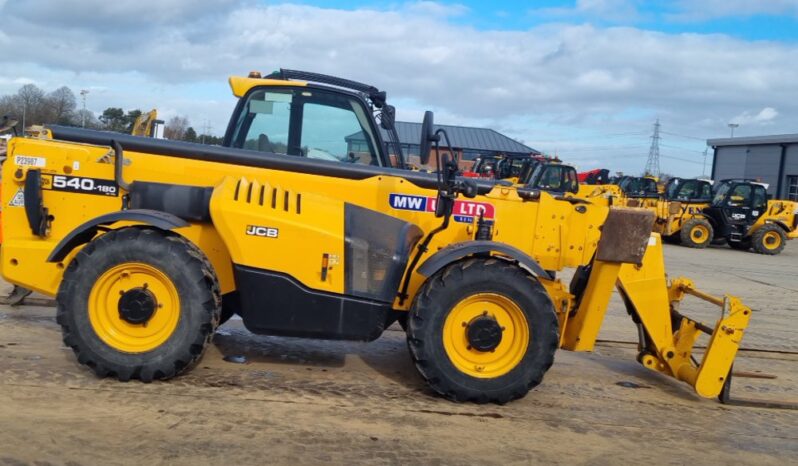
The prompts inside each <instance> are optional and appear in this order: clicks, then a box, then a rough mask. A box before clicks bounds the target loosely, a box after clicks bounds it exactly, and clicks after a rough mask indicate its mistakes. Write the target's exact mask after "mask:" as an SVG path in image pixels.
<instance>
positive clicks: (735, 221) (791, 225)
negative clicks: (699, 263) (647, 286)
mask: <svg viewBox="0 0 798 466" xmlns="http://www.w3.org/2000/svg"><path fill="white" fill-rule="evenodd" d="M682 232H683V233H682V243H683V244H686V245H688V246H691V247H696V248H704V247H706V246H707V245H709V243H710V241H711V240H719V241H724V240H725V242H726V243H727V244H728V245H729V247H731V248H734V249H740V250H749V249H753V250H754V251H756V252H758V253H760V254H766V255H775V254H778V253H780V252H781V251H782V250H783V249H784V246H785V244H786V243H787V240H790V239H795V238H798V202H793V201H785V200H772V199H768V194H767V187H766V186H765V185H763V184H762V183H758V182H755V181H753V180H740V179H730V180H723V181H722V182H721V183H720V184H719V185H718V186H717V187H716V188H715V191H714V195H713V198H712V202H711V204H710V205H709V206H707V207H705V208H704V209H702V211H701V213H700V214H698V215H696V216H695V217H694V218H693V219H691V220H689V221H688V222H686V223H685V224H684V226H683V227H682ZM685 236H687V237H688V238H689V239H690V240H689V241H685V240H684V238H685ZM693 239H695V240H694V241H693Z"/></svg>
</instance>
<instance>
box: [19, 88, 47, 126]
mask: <svg viewBox="0 0 798 466" xmlns="http://www.w3.org/2000/svg"><path fill="white" fill-rule="evenodd" d="M17 99H18V102H19V103H18V105H19V106H21V107H22V115H20V116H21V117H22V120H23V121H24V126H26V127H27V126H30V125H40V124H42V123H44V122H45V120H47V116H48V115H47V113H48V108H47V104H46V102H45V97H44V91H43V90H41V89H40V88H39V87H38V86H36V85H35V84H25V85H24V86H22V87H21V88H19V91H17Z"/></svg>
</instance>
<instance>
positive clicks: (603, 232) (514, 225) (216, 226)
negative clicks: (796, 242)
mask: <svg viewBox="0 0 798 466" xmlns="http://www.w3.org/2000/svg"><path fill="white" fill-rule="evenodd" d="M287 82H288V83H290V84H291V85H293V86H297V85H300V86H301V85H303V84H302V83H297V82H294V81H290V82H289V81H283V80H274V79H257V78H231V80H230V83H231V87H232V89H233V93H234V94H235V95H236V96H239V97H240V96H244V95H246V94H247V92H248V91H250V90H251V89H252V88H255V87H259V86H260V87H263V86H285V85H286V83H287ZM120 155H121V152H115V151H114V148H112V147H109V146H103V145H92V144H84V143H77V142H64V141H60V140H53V139H30V138H14V139H12V140H11V141H10V143H9V146H8V159H7V161H6V162H5V164H4V166H3V168H2V193H3V199H2V202H3V218H2V236H3V244H2V249H0V270H1V271H2V275H3V277H4V278H5V279H6V280H8V281H10V282H12V283H15V284H18V285H21V286H24V287H27V288H30V289H34V290H36V291H39V292H41V293H44V294H47V295H50V296H53V295H56V294H57V293H58V292H59V289H60V288H61V287H62V285H63V277H64V274H65V270H67V269H68V268H69V266H70V263H71V262H72V261H73V260H74V258H75V256H76V255H77V254H78V253H79V252H80V251H81V249H82V248H84V247H85V244H86V243H87V242H88V241H90V240H93V241H97V239H98V238H101V237H102V236H103V235H106V234H108V232H109V231H114V230H118V229H121V228H124V227H130V226H137V225H138V226H141V227H145V228H152V226H151V225H146V224H145V223H144V222H139V221H137V220H136V219H135V218H132V217H125V218H124V219H122V220H118V221H109V222H106V223H102V224H98V225H100V226H99V227H98V228H97V229H96V230H86V229H83V230H82V229H81V226H82V225H85V224H86V222H91V221H92V220H93V219H97V218H98V217H102V216H104V215H109V214H114V213H119V212H121V213H122V214H124V212H125V205H126V203H127V202H129V198H128V197H127V196H129V195H130V194H131V192H130V191H128V190H127V189H126V188H125V186H127V183H138V182H142V181H146V182H147V183H152V184H160V185H167V186H185V185H191V186H195V187H198V189H205V190H208V192H209V193H210V194H209V196H210V198H209V205H208V210H209V213H210V218H209V219H205V220H203V221H198V220H190V221H187V222H185V224H183V225H182V226H177V227H176V228H174V230H173V231H174V233H175V234H177V235H180V236H181V237H182V238H184V239H185V240H187V241H188V242H190V243H191V244H193V245H195V246H196V247H197V248H198V249H199V250H200V251H202V253H204V255H205V256H206V257H207V258H208V260H209V262H210V264H211V265H212V268H213V270H214V272H215V274H216V276H217V277H218V283H219V286H220V288H221V293H222V294H227V293H231V292H233V291H235V290H236V289H237V288H238V287H239V286H240V284H239V283H238V278H237V275H236V272H235V271H234V269H237V268H244V269H257V270H268V271H274V272H276V273H279V274H280V275H281V276H284V277H289V278H290V279H291V280H294V281H296V282H298V283H299V284H300V286H301V287H302V288H303V289H305V290H309V291H308V292H309V293H322V294H325V295H328V296H335V295H343V294H345V293H346V292H347V289H351V288H357V289H363V290H366V291H364V292H368V293H372V292H373V290H372V288H373V286H377V285H380V284H381V283H385V282H387V281H388V278H387V277H389V276H391V274H392V273H393V272H399V276H401V277H405V278H407V282H408V283H407V288H406V290H404V292H403V293H402V292H400V290H398V289H396V290H393V291H391V296H392V297H393V298H392V300H393V302H392V303H389V304H390V307H391V308H392V309H393V310H394V311H407V310H410V309H411V307H412V306H413V303H414V301H415V300H416V299H417V297H418V294H419V290H421V289H422V287H423V286H424V285H425V283H426V282H427V281H428V280H429V277H427V276H426V275H425V274H423V273H420V272H419V269H418V268H415V269H414V268H412V267H413V265H414V264H415V263H414V262H412V261H411V262H410V263H409V264H407V265H406V266H405V267H406V268H405V269H403V270H398V271H393V270H391V269H390V261H391V260H392V258H391V257H390V254H388V256H389V257H387V258H386V259H385V260H384V261H383V262H380V260H382V259H379V260H376V262H375V261H374V260H373V259H372V258H371V257H372V256H371V254H378V253H380V254H381V253H382V251H379V250H376V251H375V249H374V247H373V246H372V245H369V244H365V243H364V242H363V241H361V240H358V238H356V237H353V236H352V235H351V232H350V226H349V225H348V222H350V221H351V218H357V216H358V215H360V216H361V218H366V219H372V220H371V221H370V223H369V224H368V227H369V228H371V227H373V226H374V225H376V224H386V225H390V224H392V222H397V223H396V225H397V226H398V227H399V226H401V227H404V226H406V227H407V231H408V232H410V233H408V235H409V236H408V238H410V236H413V232H416V231H417V232H418V235H417V236H414V237H413V238H411V239H415V241H414V242H412V243H408V244H413V245H415V244H417V243H418V239H419V238H420V236H427V235H429V234H430V232H432V231H433V230H436V229H437V228H439V227H440V225H441V219H440V218H438V217H436V215H435V214H434V211H435V205H436V202H437V200H436V199H437V197H436V196H437V194H438V193H437V191H436V190H435V189H431V188H429V187H420V186H419V185H418V183H417V182H416V181H414V180H415V178H413V177H412V176H411V173H416V175H414V176H419V175H418V174H417V172H410V171H407V170H399V169H390V168H386V169H383V170H381V171H376V172H375V173H374V174H372V175H370V176H365V175H363V176H357V177H347V176H339V175H336V174H335V173H338V172H335V170H338V169H337V168H335V167H333V166H332V165H330V164H328V165H329V166H330V167H331V168H330V170H332V171H331V172H330V173H329V174H313V173H308V172H307V171H292V170H289V169H278V168H263V167H259V166H253V165H246V164H238V163H232V162H231V163H225V162H224V161H220V160H214V161H209V160H200V159H198V158H192V157H188V156H185V157H174V156H169V155H158V154H154V153H146V152H137V151H133V150H125V151H124V155H123V156H122V157H121V158H120V157H119V156H120ZM270 157H275V158H273V159H269V160H274V161H275V162H274V163H282V162H280V160H282V159H280V157H283V158H285V160H291V159H292V156H270ZM120 165H121V170H120V171H121V173H118V174H117V173H115V167H116V166H120ZM118 175H121V179H120V178H119V176H118ZM32 179H37V180H38V181H37V183H38V184H37V183H32V182H30V180H32ZM87 180H90V181H87ZM37 187H38V188H37ZM114 187H115V188H114ZM591 189H593V190H595V189H596V187H591ZM521 194H523V193H521V192H520V190H519V189H518V188H516V187H513V186H501V185H495V186H493V187H492V188H491V189H489V190H487V191H484V192H483V194H479V195H476V196H475V197H473V198H464V197H460V198H458V199H456V200H455V202H454V206H453V216H452V218H453V221H452V222H450V223H449V224H448V226H447V227H446V228H445V229H443V230H441V231H439V232H437V234H436V235H434V237H433V238H432V239H431V241H430V242H429V244H428V246H427V247H426V249H425V250H421V251H420V252H419V254H420V256H419V258H418V259H419V260H418V261H417V263H418V264H425V263H428V262H429V261H430V260H431V259H433V258H434V257H440V256H436V253H439V252H441V251H443V252H445V251H447V250H448V249H447V247H450V246H451V245H457V244H462V245H466V246H468V245H469V244H472V243H473V244H476V245H481V244H483V243H484V242H483V243H480V242H478V241H474V238H475V235H477V231H476V230H477V229H478V227H479V225H478V224H479V221H480V220H483V221H484V220H487V221H490V222H492V243H491V244H494V245H496V247H498V248H499V249H495V250H492V249H481V250H480V252H479V253H478V254H481V255H482V256H484V255H486V254H487V255H488V256H493V257H495V258H498V259H500V260H502V261H510V262H514V263H515V262H519V263H520V264H519V266H524V261H523V260H519V259H518V258H517V257H513V256H512V255H510V254H508V253H507V252H506V251H507V250H509V249H507V250H505V249H501V247H507V248H514V250H517V251H521V252H522V253H523V254H524V255H526V256H527V257H528V258H531V260H532V261H534V264H536V267H533V268H530V267H528V266H524V267H523V268H524V270H527V272H526V273H528V274H529V275H530V277H534V279H535V280H537V281H538V282H539V283H540V285H542V287H543V289H545V292H546V294H547V295H548V297H549V299H550V300H551V302H552V304H553V305H554V310H555V312H556V314H557V320H558V323H559V331H560V345H561V347H563V348H565V349H569V350H577V351H589V350H591V349H592V348H593V342H595V339H596V337H597V336H598V332H599V329H600V326H601V322H602V320H603V316H604V312H605V311H606V308H607V306H608V303H609V296H610V294H611V292H612V290H613V289H614V288H615V287H616V285H617V286H618V289H619V290H620V291H621V293H623V294H624V295H625V296H626V297H627V298H628V302H629V303H631V306H632V307H633V312H634V313H636V314H637V316H638V317H639V320H640V321H641V325H642V326H643V328H644V329H645V333H647V334H648V335H649V336H650V341H647V342H646V347H645V348H644V351H643V353H641V361H642V362H643V365H644V366H646V367H648V368H651V369H654V370H657V371H659V372H662V373H665V374H668V375H671V376H673V377H676V378H678V379H680V380H684V381H686V382H687V383H689V384H691V385H692V386H694V387H695V389H696V391H697V393H699V394H700V395H702V396H715V395H717V394H718V393H719V392H720V390H721V388H722V386H723V380H722V377H725V374H727V373H728V372H729V370H730V368H731V363H732V361H733V359H734V356H735V353H736V350H737V348H738V347H739V343H740V339H741V338H742V335H743V333H744V330H745V327H746V326H747V323H748V317H750V310H749V309H748V308H747V307H745V306H743V305H742V304H740V302H739V301H738V300H737V299H736V298H733V297H731V296H727V297H724V298H708V299H709V300H710V301H712V302H715V303H722V306H723V311H724V314H723V315H722V316H721V317H720V318H719V319H718V321H717V322H716V323H715V325H714V330H713V331H712V342H711V343H710V346H709V348H708V350H707V352H706V354H705V356H704V358H703V360H702V362H701V363H699V364H694V363H692V362H691V358H690V356H691V349H692V344H693V343H694V342H695V335H696V330H695V328H696V325H695V322H694V321H692V320H689V319H687V318H684V319H681V321H680V322H679V324H678V325H677V328H678V330H675V331H674V330H673V328H674V327H673V326H672V324H673V322H672V317H671V316H672V310H673V306H674V305H675V304H676V303H678V301H679V300H681V298H682V297H683V296H684V295H685V294H698V292H696V291H695V289H694V287H693V286H692V283H691V282H689V281H687V280H674V281H673V282H671V283H670V284H669V283H668V282H667V279H666V275H665V269H664V262H663V255H662V249H661V244H660V238H659V235H657V234H653V235H651V234H650V231H651V228H652V227H651V224H652V223H653V215H651V214H650V213H647V212H645V211H644V210H641V209H626V208H615V207H609V206H608V204H609V203H610V202H609V200H610V199H612V198H614V193H609V195H606V194H607V193H606V192H601V193H599V194H598V195H596V196H593V198H595V199H606V200H607V202H592V203H583V202H572V201H573V200H568V199H565V200H558V199H555V198H554V197H552V196H550V195H548V194H546V193H545V192H540V193H538V194H537V195H536V196H528V195H524V196H522V195H521ZM37 196H38V197H39V199H38V201H39V203H40V205H38V206H37V205H33V203H34V200H35V199H36V197H37ZM26 203H29V204H28V205H26ZM37 207H42V208H45V209H46V210H45V212H46V216H45V218H44V219H43V221H44V222H45V223H46V225H45V226H44V227H41V228H39V230H38V234H37V229H36V228H37V225H34V224H33V222H32V220H31V218H32V217H31V215H32V214H31V212H29V210H31V211H32V210H35V208H37ZM616 218H617V219H620V220H618V221H617V222H616V221H615V220H612V221H610V220H611V219H616ZM627 218H628V219H637V220H635V222H636V223H634V225H635V228H636V230H635V231H636V232H637V233H630V232H629V231H627V230H625V229H624V227H623V226H624V225H625V224H624V222H623V221H622V220H624V219H627ZM641 219H642V220H641ZM80 231H84V232H86V231H88V233H84V234H85V235H88V236H87V237H86V238H83V241H82V242H81V241H79V240H77V239H74V238H72V236H71V235H73V234H74V233H75V232H80ZM70 238H72V239H74V243H70ZM613 242H614V244H611V243H613ZM600 243H602V244H604V246H601V245H600ZM65 244H66V246H65ZM70 245H72V246H70ZM67 246H69V247H67ZM70 247H71V248H70ZM347 248H349V249H347ZM57 250H63V251H64V253H63V254H61V255H60V256H59V255H58V254H54V251H57ZM348 250H349V252H347V251H348ZM352 251H354V252H352ZM358 251H362V252H363V254H364V255H365V256H364V257H366V256H368V258H369V259H368V260H369V261H371V262H368V261H366V262H364V263H367V268H365V269H363V271H362V273H361V272H358V273H354V274H350V276H347V271H351V270H360V269H356V268H355V269H353V267H355V266H354V265H353V264H351V263H347V260H352V261H354V260H359V259H357V257H358V256H357V253H358ZM415 251H416V249H415V248H414V250H413V254H415ZM619 251H620V252H619ZM629 251H632V252H631V253H630V252H629ZM411 255H412V254H411ZM482 256H480V257H482ZM53 257H56V259H53ZM364 260H365V259H364ZM385 264H388V265H385ZM585 266H591V267H592V272H590V273H589V279H588V280H587V283H586V286H585V288H584V290H583V291H580V292H579V293H578V294H572V292H571V290H569V289H568V287H567V286H566V284H564V283H562V282H561V281H560V280H558V279H554V278H552V275H550V272H551V271H559V270H563V269H565V268H577V267H579V268H584V267H585ZM374 283H376V284H377V285H374ZM374 293H376V292H374ZM699 296H701V297H704V295H699ZM496 302H498V303H499V304H496V305H500V304H501V303H502V301H501V300H496ZM247 318H248V317H247V316H246V315H245V319H244V320H245V322H246V321H247ZM311 324H312V322H309V323H308V325H309V326H310V325H311ZM464 326H465V323H464ZM704 327H705V326H704ZM523 348H526V345H523ZM469 349H470V347H469Z"/></svg>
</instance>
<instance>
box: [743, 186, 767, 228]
mask: <svg viewBox="0 0 798 466" xmlns="http://www.w3.org/2000/svg"><path fill="white" fill-rule="evenodd" d="M752 199H753V200H752V202H751V212H750V216H749V220H748V225H753V224H754V223H756V221H757V220H759V217H761V216H762V215H764V214H765V211H766V210H767V208H768V194H767V191H766V190H765V187H764V186H760V185H753V192H752Z"/></svg>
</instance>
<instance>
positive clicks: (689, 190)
mask: <svg viewBox="0 0 798 466" xmlns="http://www.w3.org/2000/svg"><path fill="white" fill-rule="evenodd" d="M710 202H712V183H711V182H710V181H708V180H700V179H684V178H671V179H669V180H668V182H667V183H666V184H665V191H664V192H663V193H662V196H661V197H660V199H659V201H658V202H657V204H656V206H654V211H655V213H656V215H657V220H656V221H655V222H654V231H656V232H657V233H659V234H661V235H662V237H663V238H664V239H666V240H670V241H671V242H674V243H682V244H684V245H685V246H692V247H696V245H704V246H705V245H706V244H709V242H710V241H711V240H712V238H711V237H710V236H709V235H708V234H707V232H705V231H704V230H703V229H702V228H700V226H697V225H701V222H702V220H700V219H701V218H703V215H702V212H703V210H704V208H706V207H708V206H709V204H710Z"/></svg>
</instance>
